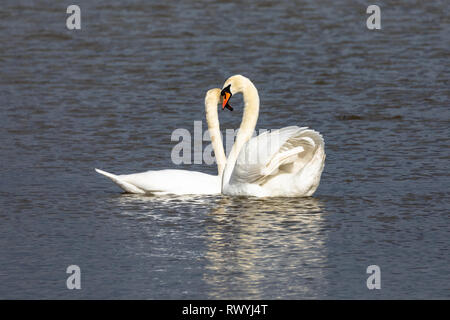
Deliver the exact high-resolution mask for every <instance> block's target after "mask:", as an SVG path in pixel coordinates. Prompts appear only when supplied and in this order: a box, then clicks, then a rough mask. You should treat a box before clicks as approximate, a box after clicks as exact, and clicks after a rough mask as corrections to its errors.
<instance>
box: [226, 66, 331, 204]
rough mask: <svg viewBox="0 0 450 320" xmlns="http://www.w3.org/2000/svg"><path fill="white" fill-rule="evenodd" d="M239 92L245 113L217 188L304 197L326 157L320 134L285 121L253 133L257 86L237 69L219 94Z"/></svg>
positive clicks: (237, 192) (231, 192)
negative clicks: (279, 126) (220, 186)
mask: <svg viewBox="0 0 450 320" xmlns="http://www.w3.org/2000/svg"><path fill="white" fill-rule="evenodd" d="M236 93H243V95H244V104H245V106H244V115H243V118H242V122H241V125H240V128H239V132H238V135H237V137H236V141H235V143H234V145H233V148H232V149H231V152H230V154H229V155H228V159H227V164H226V167H225V171H224V173H223V180H222V193H223V194H226V195H245V196H257V197H274V196H278V197H295V196H298V197H302V196H304V197H307V196H311V195H312V194H313V193H314V192H315V191H316V189H317V187H318V186H319V182H320V176H321V174H322V170H323V167H324V163H325V150H324V141H323V138H322V136H321V135H320V134H319V133H318V132H316V131H314V130H311V129H308V128H306V127H303V128H300V127H297V126H292V127H285V128H282V129H279V130H275V131H271V132H270V133H269V132H264V133H262V134H260V135H259V136H257V137H254V138H252V135H253V132H254V129H255V127H256V122H257V120H258V114H259V96H258V90H257V89H256V88H255V86H254V85H253V83H252V82H251V81H250V80H249V79H247V78H246V77H243V76H241V75H235V76H232V77H230V78H229V79H228V80H227V81H226V82H225V84H224V86H223V89H222V92H221V95H222V98H223V101H222V104H223V105H222V109H224V108H225V107H228V108H231V107H230V106H229V104H228V102H229V99H230V98H231V96H232V95H234V94H236Z"/></svg>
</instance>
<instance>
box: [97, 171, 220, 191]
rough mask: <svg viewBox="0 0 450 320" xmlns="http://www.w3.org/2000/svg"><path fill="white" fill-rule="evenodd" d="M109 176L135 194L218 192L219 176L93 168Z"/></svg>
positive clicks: (181, 172)
mask: <svg viewBox="0 0 450 320" xmlns="http://www.w3.org/2000/svg"><path fill="white" fill-rule="evenodd" d="M95 171H97V172H98V173H100V174H102V175H104V176H106V177H108V178H110V179H111V180H112V181H113V182H115V183H116V184H117V185H118V186H119V187H121V188H122V189H123V190H124V191H125V192H128V193H135V194H146V193H152V194H155V195H165V194H177V195H184V194H205V195H206V194H219V193H220V192H221V187H220V183H221V177H220V176H215V175H211V174H206V173H202V172H196V171H188V170H175V169H165V170H150V171H147V172H141V173H133V174H122V175H115V174H111V173H108V172H105V171H103V170H99V169H95Z"/></svg>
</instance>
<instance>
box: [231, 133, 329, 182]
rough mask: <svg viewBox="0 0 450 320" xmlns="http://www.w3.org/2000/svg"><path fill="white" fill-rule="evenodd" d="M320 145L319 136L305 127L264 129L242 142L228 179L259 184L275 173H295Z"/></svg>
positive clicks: (320, 139)
mask: <svg viewBox="0 0 450 320" xmlns="http://www.w3.org/2000/svg"><path fill="white" fill-rule="evenodd" d="M323 145H324V142H323V138H322V136H321V135H320V134H319V133H318V132H316V131H314V130H312V129H308V128H306V127H302V128H301V127H297V126H291V127H285V128H282V129H279V130H274V131H271V132H268V131H267V132H264V133H262V134H260V135H259V136H257V137H255V138H252V139H250V140H249V141H248V142H247V143H246V144H245V145H244V147H243V148H242V150H241V152H240V153H239V156H238V159H237V161H236V165H235V167H234V170H233V173H232V176H231V181H232V183H250V184H259V185H263V184H264V183H266V182H267V180H269V179H270V178H271V177H273V176H275V175H277V174H281V173H290V174H296V173H298V172H300V171H301V170H302V169H303V168H304V167H305V166H306V165H307V164H308V163H309V161H310V160H311V159H312V158H313V156H314V154H315V152H316V150H317V149H318V148H319V147H321V146H322V147H323Z"/></svg>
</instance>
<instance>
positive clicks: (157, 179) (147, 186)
mask: <svg viewBox="0 0 450 320" xmlns="http://www.w3.org/2000/svg"><path fill="white" fill-rule="evenodd" d="M219 99H220V89H218V88H216V89H211V90H209V91H208V92H207V93H206V97H205V109H206V122H207V124H208V130H209V134H210V137H211V144H212V146H213V150H214V154H215V157H216V162H217V173H218V174H217V175H210V174H206V173H202V172H195V171H188V170H175V169H166V170H150V171H146V172H141V173H134V174H123V175H115V174H112V173H109V172H106V171H103V170H100V169H95V171H96V172H97V173H99V174H102V175H104V176H106V177H108V178H109V179H111V180H112V181H113V182H114V183H116V184H117V185H118V186H119V187H120V188H122V189H123V190H124V191H125V192H128V193H135V194H146V193H150V194H155V195H164V194H177V195H185V194H202V195H207V194H219V193H221V181H222V173H223V170H224V168H225V163H226V156H225V151H224V149H223V143H222V139H221V135H220V127H219V120H218V114H217V104H218V103H219Z"/></svg>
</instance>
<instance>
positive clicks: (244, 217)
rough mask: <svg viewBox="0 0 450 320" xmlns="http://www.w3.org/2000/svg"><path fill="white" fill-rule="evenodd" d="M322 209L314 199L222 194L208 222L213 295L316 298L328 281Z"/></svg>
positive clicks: (207, 278) (209, 280)
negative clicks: (325, 274)
mask: <svg viewBox="0 0 450 320" xmlns="http://www.w3.org/2000/svg"><path fill="white" fill-rule="evenodd" d="M323 214H324V211H323V205H322V203H321V202H320V201H318V200H316V199H313V198H307V199H263V200H262V199H249V198H221V199H220V200H219V201H218V203H217V206H216V207H215V208H214V209H213V210H211V212H210V214H209V215H208V220H207V224H206V235H207V239H206V245H207V252H206V259H207V261H208V265H207V267H206V271H205V274H204V280H205V281H206V282H207V283H208V284H209V286H210V287H211V290H210V294H209V296H210V297H211V298H220V299H226V298H229V299H239V298H251V299H262V298H268V297H270V298H277V297H282V296H283V297H290V298H300V297H303V298H306V297H313V296H314V291H315V290H316V289H317V286H321V287H323V286H325V285H326V284H325V278H324V276H323V274H322V272H323V271H322V270H323V269H322V267H323V266H324V265H325V260H326V256H325V248H324V243H325V239H324V238H325V237H326V234H325V232H324V230H323V229H322V224H321V223H322V215H323ZM316 292H317V291H316Z"/></svg>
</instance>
